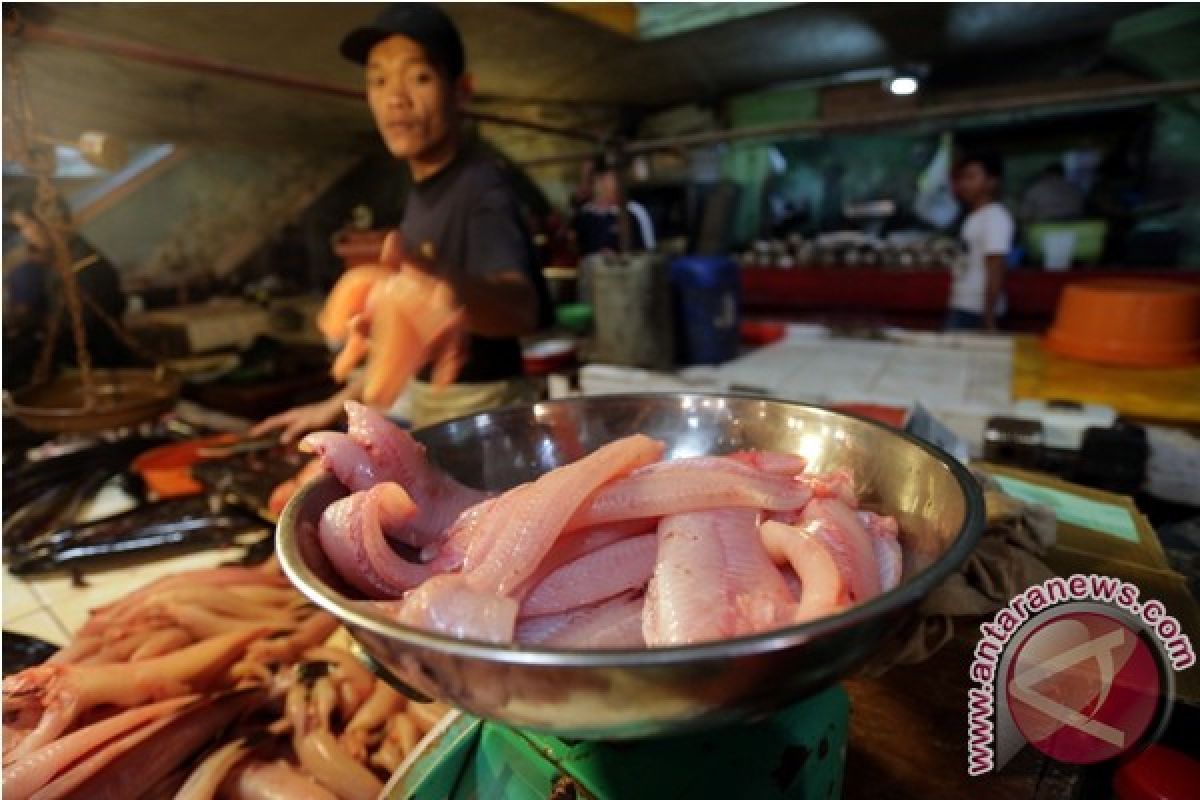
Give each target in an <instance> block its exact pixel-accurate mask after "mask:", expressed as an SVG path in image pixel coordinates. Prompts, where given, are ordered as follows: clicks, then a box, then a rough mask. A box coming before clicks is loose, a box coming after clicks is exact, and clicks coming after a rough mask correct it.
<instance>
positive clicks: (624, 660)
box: [275, 392, 986, 668]
mask: <svg viewBox="0 0 1200 800" xmlns="http://www.w3.org/2000/svg"><path fill="white" fill-rule="evenodd" d="M684 398H694V399H737V400H750V401H757V402H768V403H772V404H777V405H785V406H792V407H796V408H803V409H806V410H808V411H815V412H818V413H819V414H823V415H829V416H833V417H848V418H851V419H854V420H856V421H858V422H861V423H864V424H866V425H869V426H873V427H876V428H880V429H881V430H883V431H885V432H887V433H889V434H893V435H896V436H899V437H901V438H902V439H905V440H906V441H908V442H909V443H910V444H913V445H915V446H917V447H919V448H921V449H922V450H924V451H925V452H926V453H928V454H929V455H931V456H933V457H934V459H935V460H936V461H938V462H939V463H941V465H942V466H943V467H944V468H946V469H948V470H949V471H950V473H951V475H952V476H953V477H954V479H955V480H956V481H957V483H958V485H959V488H960V489H961V490H962V492H963V499H964V501H965V510H966V513H965V515H964V518H963V524H962V526H961V527H960V528H959V530H958V534H957V535H956V536H955V539H954V541H953V542H952V543H951V545H950V547H949V548H948V549H947V550H946V551H945V552H944V553H942V555H941V556H940V557H938V558H937V559H936V560H935V561H933V562H932V563H931V564H929V565H927V566H926V567H925V568H924V569H922V570H921V571H920V572H918V573H916V574H915V575H913V576H912V577H911V578H910V579H909V580H907V581H906V582H904V583H901V584H900V585H899V586H897V587H895V588H894V589H892V590H890V591H887V592H884V593H882V594H880V595H877V596H876V597H873V598H871V599H870V600H868V601H867V602H865V603H860V604H858V605H855V606H852V607H850V608H848V609H846V610H845V611H842V612H839V613H837V614H833V615H830V616H826V617H821V618H819V619H815V620H811V621H809V622H805V623H801V624H799V625H789V626H787V627H784V628H777V629H775V630H771V631H766V632H763V633H757V634H753V635H750V636H739V637H735V638H733V639H722V640H718V641H714V642H703V643H700V644H689V645H674V646H669V647H647V648H639V649H628V648H626V649H596V650H552V649H545V648H536V647H522V646H519V645H516V644H507V645H505V644H492V643H488V642H484V641H481V640H476V639H458V638H455V637H453V636H447V635H443V634H439V633H434V632H431V631H426V630H423V629H420V628H413V627H410V626H407V625H402V624H400V623H397V622H393V621H391V620H389V619H387V618H386V617H384V616H383V615H382V614H378V613H374V612H370V611H368V610H366V609H365V608H356V607H354V606H351V605H350V603H355V604H359V605H361V604H363V603H365V602H368V601H359V600H351V599H350V598H347V597H345V596H344V595H342V594H341V593H340V592H337V591H336V590H334V589H333V588H332V587H330V586H328V585H326V584H325V583H324V582H323V581H322V580H321V579H320V578H318V577H317V576H316V575H315V574H314V573H313V572H312V570H310V569H309V568H308V565H307V564H306V563H304V560H303V558H302V556H301V554H300V549H299V546H298V543H297V537H296V529H297V526H296V522H297V517H298V516H299V511H300V508H301V507H302V506H303V505H304V503H305V500H306V498H307V497H308V496H309V495H310V494H312V493H313V492H315V491H317V490H318V489H322V488H324V487H326V486H328V485H329V484H331V483H336V482H337V478H336V477H334V476H333V475H328V474H327V475H322V476H318V477H316V478H314V479H312V480H311V481H309V482H308V483H306V484H305V485H304V486H302V487H300V489H299V490H297V492H296V494H295V495H293V497H292V499H291V500H289V501H288V504H287V506H286V507H285V508H284V510H283V513H282V514H281V515H280V517H279V522H278V524H277V525H276V547H275V550H276V553H277V554H278V557H279V563H280V565H281V566H282V568H283V571H284V573H285V574H286V575H287V576H288V579H289V580H291V582H292V583H293V585H295V586H296V588H297V589H299V590H300V592H301V593H302V594H304V595H305V596H306V597H308V599H309V600H311V601H312V602H313V603H315V604H316V605H317V606H319V607H320V608H322V609H323V610H325V611H328V612H329V613H330V614H332V615H333V616H334V617H336V618H337V619H338V621H339V622H341V623H342V624H344V625H347V626H348V627H353V628H358V629H365V630H367V631H369V632H370V633H371V634H373V635H375V636H381V637H384V638H387V639H399V640H401V641H403V642H405V643H406V644H408V645H412V646H416V647H422V648H425V649H428V650H433V651H436V652H439V653H442V654H445V655H450V656H456V657H461V658H470V659H478V660H485V661H491V662H495V663H501V664H507V665H513V666H541V667H590V668H622V667H665V666H671V665H679V664H684V663H687V664H696V663H699V662H704V661H718V660H723V659H727V658H731V657H737V656H745V655H757V654H762V653H767V652H774V651H777V650H785V649H789V648H792V647H798V646H800V645H803V644H805V643H807V642H810V641H813V640H816V639H819V638H822V637H823V636H825V635H827V634H830V633H833V632H835V631H837V630H840V629H843V628H849V627H851V626H854V625H856V624H858V623H860V622H865V621H866V620H868V619H871V618H873V617H882V616H885V615H887V614H888V613H891V612H897V611H899V610H901V609H903V608H904V607H906V606H908V605H910V604H913V603H916V602H917V601H919V600H920V599H921V598H923V597H924V596H925V595H926V594H928V593H929V592H930V591H931V590H932V589H933V588H934V587H936V586H937V585H938V584H940V583H941V582H942V581H943V580H945V578H946V577H948V576H949V575H950V573H951V572H952V571H954V570H955V569H957V568H958V566H959V565H960V564H962V562H963V561H965V560H966V558H967V556H968V555H969V554H970V553H971V552H972V551H973V550H974V549H975V547H976V545H977V544H978V542H979V539H980V537H981V536H982V535H983V529H984V522H985V518H986V517H985V507H984V500H983V491H982V489H981V488H980V486H979V484H978V483H977V482H976V481H975V479H974V478H973V477H972V476H971V473H970V472H969V471H968V470H967V468H966V467H965V466H963V465H962V464H961V463H959V462H958V460H957V459H955V458H954V457H953V456H951V455H950V454H949V453H947V452H946V451H944V450H942V449H941V448H939V447H937V446H935V445H932V444H930V443H928V442H926V441H924V440H922V439H919V438H917V437H916V436H913V435H912V434H910V433H907V432H905V431H901V430H898V429H896V428H892V427H890V426H888V425H885V424H883V423H881V422H877V421H876V420H873V419H870V418H869V417H863V416H860V415H858V414H851V413H847V412H843V411H834V410H832V409H829V408H826V407H824V406H819V405H813V404H809V403H798V402H793V401H790V400H777V399H774V398H768V397H763V396H761V395H753V394H737V393H728V392H645V393H626V394H607V395H591V396H585V397H571V398H562V399H558V400H547V401H542V402H539V403H533V404H530V405H532V406H534V407H536V406H545V405H573V404H580V403H584V402H593V401H596V400H647V399H684ZM528 407H529V406H528V405H527V406H514V407H512V408H503V409H496V410H494V411H487V412H482V413H484V414H497V413H505V412H509V411H515V410H518V409H522V408H528ZM475 416H479V414H478V413H477V414H468V415H465V416H463V417H457V418H455V419H452V420H446V421H445V422H441V423H438V425H437V426H433V428H430V430H433V429H434V428H437V427H441V426H443V425H449V424H451V423H453V422H455V421H456V420H463V419H467V418H470V417H475ZM285 529H286V531H285Z"/></svg>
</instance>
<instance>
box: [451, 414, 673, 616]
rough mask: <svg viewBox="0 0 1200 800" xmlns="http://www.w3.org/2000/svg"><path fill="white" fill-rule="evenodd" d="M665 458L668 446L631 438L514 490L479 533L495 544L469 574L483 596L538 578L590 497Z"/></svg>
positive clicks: (468, 568) (467, 570) (504, 592)
mask: <svg viewBox="0 0 1200 800" xmlns="http://www.w3.org/2000/svg"><path fill="white" fill-rule="evenodd" d="M662 452H663V444H662V442H657V441H655V440H654V439H651V438H650V437H648V436H642V435H640V434H638V435H634V436H628V437H625V438H624V439H619V440H617V441H615V442H611V443H610V444H606V445H604V446H603V447H601V448H599V449H598V450H596V451H595V452H593V453H591V454H590V455H587V456H584V457H583V458H581V459H580V460H578V461H576V462H574V463H572V464H568V465H566V466H563V467H559V468H558V469H555V470H552V471H551V472H548V473H546V474H545V475H543V476H542V477H540V478H538V479H537V480H536V481H534V482H533V483H531V484H526V485H525V486H524V487H518V488H517V489H515V490H513V491H515V492H516V493H517V494H516V495H515V498H514V500H513V502H511V503H506V502H504V501H503V500H501V502H500V503H499V504H498V505H497V508H496V509H493V513H491V514H489V515H488V516H487V517H485V518H484V519H483V520H482V522H481V524H480V527H479V529H478V531H477V532H476V533H475V539H476V540H480V541H482V542H489V540H492V539H494V541H491V542H490V545H491V546H490V548H489V549H488V551H487V557H486V558H485V559H484V560H483V561H481V562H479V563H471V562H468V563H467V565H466V567H465V571H464V573H463V574H464V575H466V577H467V580H468V581H469V582H470V584H471V585H472V586H474V587H475V588H477V589H480V590H482V591H487V592H492V593H494V594H500V595H508V594H510V593H512V592H513V591H514V590H515V589H516V588H517V587H518V586H520V584H521V583H522V582H523V581H525V580H526V579H528V578H529V576H530V575H532V574H533V573H534V571H535V570H536V569H537V567H538V564H540V563H541V561H542V559H543V558H545V556H546V554H547V553H548V552H549V551H550V548H551V547H553V545H554V542H555V540H556V539H557V538H558V536H559V535H560V534H561V533H562V531H563V528H564V527H565V526H566V523H567V520H569V519H570V518H571V516H572V515H573V514H574V513H575V512H576V510H577V509H578V508H579V506H580V505H581V504H582V503H583V502H584V501H585V500H587V498H588V497H590V496H591V495H592V494H593V493H594V492H595V491H596V490H597V489H598V488H600V487H601V486H603V485H604V484H606V483H608V482H609V481H611V480H613V479H614V478H618V477H620V476H623V475H626V474H628V473H629V472H631V471H633V470H635V469H637V468H638V467H640V466H643V465H645V464H648V463H650V462H652V461H655V460H657V459H659V458H661V457H662ZM474 545H475V542H474V541H473V542H472V547H474Z"/></svg>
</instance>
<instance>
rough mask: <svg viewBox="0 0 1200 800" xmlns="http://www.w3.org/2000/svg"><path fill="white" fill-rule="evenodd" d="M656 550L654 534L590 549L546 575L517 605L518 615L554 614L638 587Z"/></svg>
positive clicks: (651, 567) (646, 579)
mask: <svg viewBox="0 0 1200 800" xmlns="http://www.w3.org/2000/svg"><path fill="white" fill-rule="evenodd" d="M657 552H658V537H657V536H655V535H654V534H646V535H644V536H638V537H635V538H633V539H626V540H624V541H619V542H616V543H614V544H610V545H608V546H607V547H601V548H600V549H599V550H594V551H592V552H591V553H588V554H587V555H585V556H583V557H581V558H578V559H576V560H574V561H572V562H570V563H568V564H566V565H564V566H562V567H559V568H558V569H557V570H555V571H554V572H551V573H550V574H549V575H547V576H546V578H545V579H544V580H542V581H541V582H540V583H539V584H538V585H537V586H535V587H534V588H533V590H532V591H531V592H530V593H529V596H528V597H526V598H525V602H524V603H522V604H521V612H520V616H522V617H532V616H536V615H538V614H555V613H558V612H560V611H568V610H570V609H572V608H578V607H579V606H587V605H591V604H593V603H596V602H598V601H600V600H606V599H608V598H610V597H613V596H614V595H617V594H620V593H621V592H624V591H628V590H630V589H637V590H642V589H644V588H645V587H646V583H647V582H649V580H650V576H651V574H653V572H654V559H655V555H656V554H657Z"/></svg>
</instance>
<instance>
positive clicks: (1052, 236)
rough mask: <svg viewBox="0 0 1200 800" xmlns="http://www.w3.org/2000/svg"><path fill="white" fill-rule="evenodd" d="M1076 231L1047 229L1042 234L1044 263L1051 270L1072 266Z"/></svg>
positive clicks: (1061, 269)
mask: <svg viewBox="0 0 1200 800" xmlns="http://www.w3.org/2000/svg"><path fill="white" fill-rule="evenodd" d="M1074 252H1075V231H1046V232H1045V233H1043V234H1042V263H1043V264H1044V265H1045V267H1046V269H1047V270H1048V271H1050V272H1061V271H1063V270H1065V269H1070V268H1071V257H1072V256H1073V255H1074Z"/></svg>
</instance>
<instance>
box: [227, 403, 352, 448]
mask: <svg viewBox="0 0 1200 800" xmlns="http://www.w3.org/2000/svg"><path fill="white" fill-rule="evenodd" d="M342 395H343V393H342V392H338V393H337V394H335V395H334V396H333V397H331V398H329V399H328V400H322V401H321V402H319V403H312V404H310V405H307V406H297V407H296V408H291V409H288V410H287V411H284V412H283V413H281V414H276V415H275V416H273V417H267V418H266V419H264V420H263V421H262V422H260V423H258V424H257V425H255V426H254V427H253V428H251V429H250V435H251V436H261V435H263V434H264V433H269V432H271V431H275V430H278V431H280V434H279V441H280V442H282V443H283V444H291V443H292V442H294V441H296V440H297V439H299V438H300V437H301V436H303V435H304V434H306V433H308V432H309V431H316V430H326V429H328V428H332V427H334V426H335V425H336V424H337V421H338V418H339V417H340V416H341V415H342V406H343V404H344V402H345V401H344V400H343V399H342Z"/></svg>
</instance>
